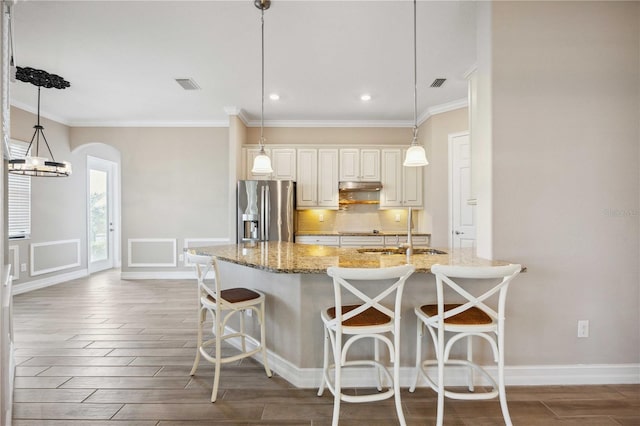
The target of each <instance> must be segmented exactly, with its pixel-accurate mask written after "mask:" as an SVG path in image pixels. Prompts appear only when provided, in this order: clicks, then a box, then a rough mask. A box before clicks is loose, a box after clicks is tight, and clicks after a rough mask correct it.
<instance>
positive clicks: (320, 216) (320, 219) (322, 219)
mask: <svg viewBox="0 0 640 426" xmlns="http://www.w3.org/2000/svg"><path fill="white" fill-rule="evenodd" d="M318 220H319V221H320V222H324V215H323V214H322V213H320V214H319V215H318Z"/></svg>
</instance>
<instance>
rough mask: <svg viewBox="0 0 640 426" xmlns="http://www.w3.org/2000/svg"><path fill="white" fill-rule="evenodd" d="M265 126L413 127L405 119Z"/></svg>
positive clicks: (287, 122) (267, 123)
mask: <svg viewBox="0 0 640 426" xmlns="http://www.w3.org/2000/svg"><path fill="white" fill-rule="evenodd" d="M264 126H265V127H413V122H412V121H406V120H268V121H265V122H264ZM247 127H260V120H251V121H249V123H248V124H247Z"/></svg>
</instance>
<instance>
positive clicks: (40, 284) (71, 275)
mask: <svg viewBox="0 0 640 426" xmlns="http://www.w3.org/2000/svg"><path fill="white" fill-rule="evenodd" d="M87 275H89V271H88V270H87V269H79V270H77V271H73V272H68V273H66V274H59V275H54V276H51V277H46V278H42V279H39V280H34V281H29V282H27V283H24V284H16V285H14V286H13V294H14V295H16V294H22V293H27V292H29V291H33V290H38V289H41V288H45V287H49V286H52V285H55V284H60V283H64V282H67V281H71V280H75V279H78V278H82V277H86V276H87Z"/></svg>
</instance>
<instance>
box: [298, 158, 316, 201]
mask: <svg viewBox="0 0 640 426" xmlns="http://www.w3.org/2000/svg"><path fill="white" fill-rule="evenodd" d="M297 176H298V179H297V187H296V198H297V200H296V201H297V205H296V207H297V208H308V207H316V206H317V205H318V150H317V149H315V148H301V149H298V174H297Z"/></svg>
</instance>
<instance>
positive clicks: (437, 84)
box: [429, 78, 447, 87]
mask: <svg viewBox="0 0 640 426" xmlns="http://www.w3.org/2000/svg"><path fill="white" fill-rule="evenodd" d="M445 81H447V79H446V78H436V79H435V80H433V83H431V86H429V87H440V86H442V85H443V84H444V82H445Z"/></svg>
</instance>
